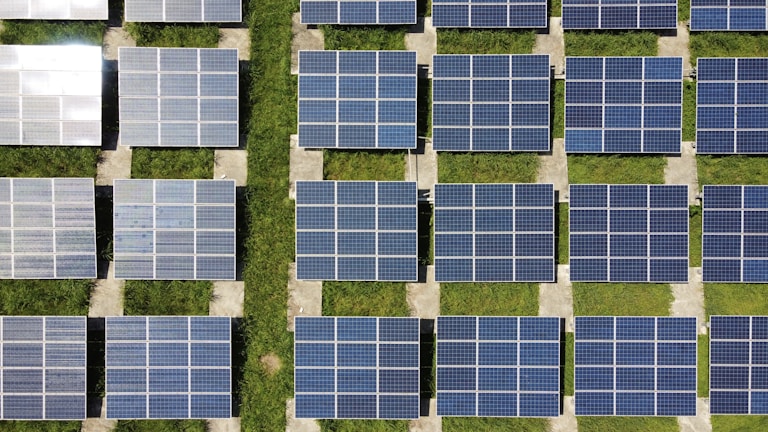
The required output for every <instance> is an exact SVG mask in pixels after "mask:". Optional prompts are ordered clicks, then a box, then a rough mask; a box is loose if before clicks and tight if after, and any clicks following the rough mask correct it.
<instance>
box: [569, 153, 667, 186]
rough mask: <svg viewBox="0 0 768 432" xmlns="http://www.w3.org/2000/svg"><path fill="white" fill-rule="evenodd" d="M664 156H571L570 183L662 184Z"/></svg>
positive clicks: (664, 164)
mask: <svg viewBox="0 0 768 432" xmlns="http://www.w3.org/2000/svg"><path fill="white" fill-rule="evenodd" d="M666 166H667V159H666V158H665V157H664V156H651V155H643V156H629V155H568V183H570V184H579V183H581V184H590V183H596V184H603V183H606V184H663V183H664V168H665V167H666Z"/></svg>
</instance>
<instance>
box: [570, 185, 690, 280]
mask: <svg viewBox="0 0 768 432" xmlns="http://www.w3.org/2000/svg"><path fill="white" fill-rule="evenodd" d="M569 223H570V276H571V280H572V281H575V282H576V281H578V282H677V283H685V282H687V281H688V186H683V185H571V187H570V221H569Z"/></svg>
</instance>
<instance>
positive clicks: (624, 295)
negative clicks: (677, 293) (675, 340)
mask: <svg viewBox="0 0 768 432" xmlns="http://www.w3.org/2000/svg"><path fill="white" fill-rule="evenodd" d="M671 303H672V291H671V289H670V286H669V285H667V284H649V283H632V284H626V283H611V284H605V283H585V282H574V283H573V315H574V316H601V315H619V316H620V315H629V316H667V315H669V305H670V304H671Z"/></svg>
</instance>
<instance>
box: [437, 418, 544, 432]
mask: <svg viewBox="0 0 768 432" xmlns="http://www.w3.org/2000/svg"><path fill="white" fill-rule="evenodd" d="M547 430H549V421H548V420H547V419H541V418H498V417H497V418H493V417H443V432H465V431H472V432H493V431H515V432H546V431H547Z"/></svg>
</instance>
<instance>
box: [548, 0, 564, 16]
mask: <svg viewBox="0 0 768 432" xmlns="http://www.w3.org/2000/svg"><path fill="white" fill-rule="evenodd" d="M562 3H563V2H562V0H549V16H550V17H559V16H561V15H562V13H563V9H562V6H563V4H562Z"/></svg>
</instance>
